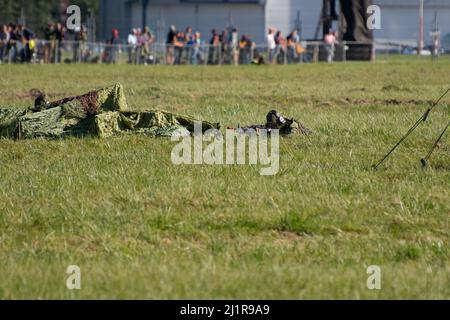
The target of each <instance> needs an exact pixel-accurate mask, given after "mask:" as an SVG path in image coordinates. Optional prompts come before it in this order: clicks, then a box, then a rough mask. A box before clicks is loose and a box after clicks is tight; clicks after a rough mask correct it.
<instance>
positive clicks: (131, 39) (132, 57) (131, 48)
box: [127, 29, 138, 64]
mask: <svg viewBox="0 0 450 320" xmlns="http://www.w3.org/2000/svg"><path fill="white" fill-rule="evenodd" d="M127 44H128V63H129V64H134V63H136V62H137V56H136V52H137V46H138V36H137V29H133V30H131V33H130V34H129V35H128V41H127Z"/></svg>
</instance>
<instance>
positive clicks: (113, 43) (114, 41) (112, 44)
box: [107, 29, 119, 64]
mask: <svg viewBox="0 0 450 320" xmlns="http://www.w3.org/2000/svg"><path fill="white" fill-rule="evenodd" d="M118 44H119V30H117V29H112V31H111V39H110V40H109V54H108V59H107V61H108V63H112V64H116V63H117V45H118Z"/></svg>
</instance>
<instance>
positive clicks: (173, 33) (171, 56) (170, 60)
mask: <svg viewBox="0 0 450 320" xmlns="http://www.w3.org/2000/svg"><path fill="white" fill-rule="evenodd" d="M176 37H177V29H176V28H175V26H173V25H172V26H171V27H170V30H169V34H168V35H167V54H166V62H167V64H169V65H172V64H174V62H175V48H174V46H175V41H176Z"/></svg>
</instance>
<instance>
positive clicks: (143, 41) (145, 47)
mask: <svg viewBox="0 0 450 320" xmlns="http://www.w3.org/2000/svg"><path fill="white" fill-rule="evenodd" d="M153 41H154V37H153V34H152V32H151V30H150V28H149V27H145V28H144V32H143V33H142V35H141V36H140V37H139V40H138V44H139V48H140V52H139V56H140V58H139V60H140V63H143V64H145V65H146V64H147V60H148V58H149V56H150V46H151V45H152V43H153Z"/></svg>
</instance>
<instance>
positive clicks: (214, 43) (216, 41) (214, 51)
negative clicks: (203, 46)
mask: <svg viewBox="0 0 450 320" xmlns="http://www.w3.org/2000/svg"><path fill="white" fill-rule="evenodd" d="M209 45H210V46H209V57H208V63H209V64H218V62H219V57H218V55H219V46H220V37H219V34H218V33H217V31H216V29H212V30H211V40H210V41H209Z"/></svg>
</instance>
